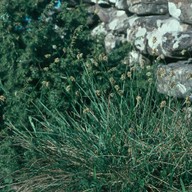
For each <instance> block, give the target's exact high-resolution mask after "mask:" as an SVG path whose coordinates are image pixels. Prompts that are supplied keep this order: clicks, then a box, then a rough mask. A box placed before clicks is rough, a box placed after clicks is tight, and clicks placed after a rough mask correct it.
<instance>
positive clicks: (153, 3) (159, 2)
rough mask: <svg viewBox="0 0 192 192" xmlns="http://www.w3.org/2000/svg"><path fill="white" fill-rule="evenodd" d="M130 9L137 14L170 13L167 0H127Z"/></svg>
mask: <svg viewBox="0 0 192 192" xmlns="http://www.w3.org/2000/svg"><path fill="white" fill-rule="evenodd" d="M127 4H128V6H129V11H130V12H132V13H135V14H137V15H164V14H167V13H168V2H167V0H127Z"/></svg>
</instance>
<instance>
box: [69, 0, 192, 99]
mask: <svg viewBox="0 0 192 192" xmlns="http://www.w3.org/2000/svg"><path fill="white" fill-rule="evenodd" d="M83 3H86V4H87V9H88V12H89V13H90V15H89V17H88V20H87V22H88V24H89V25H90V26H91V27H92V35H93V36H97V35H101V34H104V35H105V48H106V51H107V52H110V51H111V50H112V49H113V48H115V47H116V46H117V45H118V44H120V43H122V42H130V43H131V44H132V45H133V46H134V49H135V50H134V51H132V52H131V53H129V61H128V62H137V63H139V64H143V63H144V64H145V63H146V62H150V60H148V59H147V58H149V56H152V57H153V58H156V59H157V60H158V61H160V62H161V61H166V65H164V64H162V65H161V64H160V65H159V67H158V69H157V72H156V77H157V89H158V91H159V92H160V93H164V94H167V95H169V96H174V97H177V98H186V97H187V98H188V99H190V100H192V65H191V64H192V60H191V59H190V58H191V53H192V1H190V0H182V1H178V0H83ZM69 4H70V6H71V7H73V6H75V5H76V4H77V1H75V0H70V1H69ZM163 63H165V62H163Z"/></svg>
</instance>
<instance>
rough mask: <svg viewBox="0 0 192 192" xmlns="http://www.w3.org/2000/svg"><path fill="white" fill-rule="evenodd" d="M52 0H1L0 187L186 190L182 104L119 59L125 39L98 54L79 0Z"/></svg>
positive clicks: (188, 169)
mask: <svg viewBox="0 0 192 192" xmlns="http://www.w3.org/2000/svg"><path fill="white" fill-rule="evenodd" d="M54 6H55V5H54V1H46V0H44V1H42V0H41V1H40V0H36V1H34V0H33V1H32V0H29V1H25V0H17V1H13V0H12V1H11V0H10V1H9V3H7V0H1V2H0V8H1V10H0V11H1V12H0V34H1V35H0V38H1V45H0V51H1V52H0V61H1V62H0V77H1V79H0V107H1V111H0V117H1V130H0V131H1V132H0V140H1V144H0V145H1V147H0V191H2V192H9V191H10V192H11V191H18V192H23V191H26V192H28V191H37V192H39V191H50V192H53V191H63V192H73V191H78V192H79V191H86V192H87V191H94V192H95V191H98V192H100V191H101V192H102V191H106V192H110V191H112V192H117V191H122V192H129V191H131V192H132V191H136V192H137V191H138V192H140V191H174V192H175V191H183V192H185V191H190V190H192V147H191V143H192V131H191V119H188V118H187V116H186V113H184V112H183V111H182V109H181V104H180V103H179V102H177V101H176V100H172V99H170V98H165V97H164V96H162V95H159V94H157V92H156V91H155V80H154V79H153V77H152V76H151V75H150V74H151V73H152V72H153V68H152V67H150V66H147V67H145V68H141V67H139V66H138V65H137V64H135V65H134V64H132V66H130V65H127V64H123V62H122V61H123V58H124V57H125V56H126V55H127V53H128V52H129V51H130V50H131V46H130V45H126V44H125V45H121V46H120V48H117V49H116V50H114V51H113V52H112V53H111V54H109V55H108V56H107V55H106V54H105V51H104V48H103V45H102V42H103V39H102V37H101V38H100V39H99V38H98V39H97V40H95V39H93V38H92V37H91V36H90V30H89V28H88V27H87V26H86V25H85V23H86V17H87V13H86V11H85V9H84V7H83V5H81V6H78V7H76V8H75V9H73V10H69V9H67V4H65V3H62V5H61V11H60V12H57V11H56V13H54V14H53V15H52V16H50V10H52V8H53V7H54ZM48 17H50V19H47V18H48ZM56 25H57V26H58V27H59V28H58V27H56Z"/></svg>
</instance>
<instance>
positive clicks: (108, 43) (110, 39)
mask: <svg viewBox="0 0 192 192" xmlns="http://www.w3.org/2000/svg"><path fill="white" fill-rule="evenodd" d="M125 41H126V38H125V36H124V35H123V34H122V35H119V36H116V35H113V33H108V34H107V35H106V36H105V50H106V52H107V53H109V52H110V51H111V50H112V49H114V48H115V47H117V46H118V45H119V44H120V43H124V42H125Z"/></svg>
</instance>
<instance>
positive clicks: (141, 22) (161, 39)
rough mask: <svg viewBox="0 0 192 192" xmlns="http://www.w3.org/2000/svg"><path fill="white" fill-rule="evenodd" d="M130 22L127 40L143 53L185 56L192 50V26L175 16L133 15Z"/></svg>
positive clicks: (176, 56)
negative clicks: (181, 21)
mask: <svg viewBox="0 0 192 192" xmlns="http://www.w3.org/2000/svg"><path fill="white" fill-rule="evenodd" d="M128 23H129V28H128V29H127V41H128V42H132V43H133V44H134V45H135V47H136V48H137V49H138V50H139V51H140V52H141V53H143V54H149V55H152V56H160V55H163V56H164V57H175V58H183V57H185V56H186V57H187V56H188V55H187V54H189V53H191V52H192V48H191V47H192V32H191V29H192V27H191V26H190V25H188V24H183V23H180V22H179V21H178V20H177V19H175V18H171V17H169V16H168V15H164V16H159V15H158V16H143V17H138V16H133V17H130V18H129V20H128Z"/></svg>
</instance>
